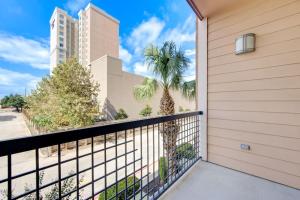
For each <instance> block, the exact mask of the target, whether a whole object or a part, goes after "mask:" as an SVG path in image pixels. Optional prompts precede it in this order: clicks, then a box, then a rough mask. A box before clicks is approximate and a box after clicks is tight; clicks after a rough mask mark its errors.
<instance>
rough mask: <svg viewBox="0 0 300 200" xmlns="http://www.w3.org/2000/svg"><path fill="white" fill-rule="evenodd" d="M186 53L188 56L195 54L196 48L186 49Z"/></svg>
mask: <svg viewBox="0 0 300 200" xmlns="http://www.w3.org/2000/svg"><path fill="white" fill-rule="evenodd" d="M184 53H185V55H186V56H195V54H196V50H195V49H186V50H185V51H184Z"/></svg>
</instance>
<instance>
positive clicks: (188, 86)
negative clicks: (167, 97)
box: [182, 80, 196, 99]
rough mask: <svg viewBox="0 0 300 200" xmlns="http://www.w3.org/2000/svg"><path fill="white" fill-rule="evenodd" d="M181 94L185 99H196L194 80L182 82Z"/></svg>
mask: <svg viewBox="0 0 300 200" xmlns="http://www.w3.org/2000/svg"><path fill="white" fill-rule="evenodd" d="M182 94H183V96H184V97H186V98H187V99H195V98H196V80H192V81H188V82H184V83H183V85H182Z"/></svg>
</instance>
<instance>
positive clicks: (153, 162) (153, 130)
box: [151, 124, 155, 192]
mask: <svg viewBox="0 0 300 200" xmlns="http://www.w3.org/2000/svg"><path fill="white" fill-rule="evenodd" d="M154 134H155V129H154V124H153V125H152V136H153V138H152V140H153V141H152V142H153V146H152V149H153V160H152V165H153V180H152V181H153V187H152V188H151V190H152V192H153V190H154V189H155V138H154Z"/></svg>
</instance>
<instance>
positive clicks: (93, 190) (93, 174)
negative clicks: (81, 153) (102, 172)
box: [91, 137, 95, 198]
mask: <svg viewBox="0 0 300 200" xmlns="http://www.w3.org/2000/svg"><path fill="white" fill-rule="evenodd" d="M91 142H92V144H91V151H92V152H91V153H92V162H91V165H92V197H93V198H94V195H95V183H94V180H95V169H94V137H92V141H91Z"/></svg>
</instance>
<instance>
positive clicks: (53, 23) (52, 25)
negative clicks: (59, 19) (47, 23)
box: [51, 19, 55, 29]
mask: <svg viewBox="0 0 300 200" xmlns="http://www.w3.org/2000/svg"><path fill="white" fill-rule="evenodd" d="M54 25H55V19H54V20H53V22H52V23H51V28H52V29H53V28H54Z"/></svg>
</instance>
